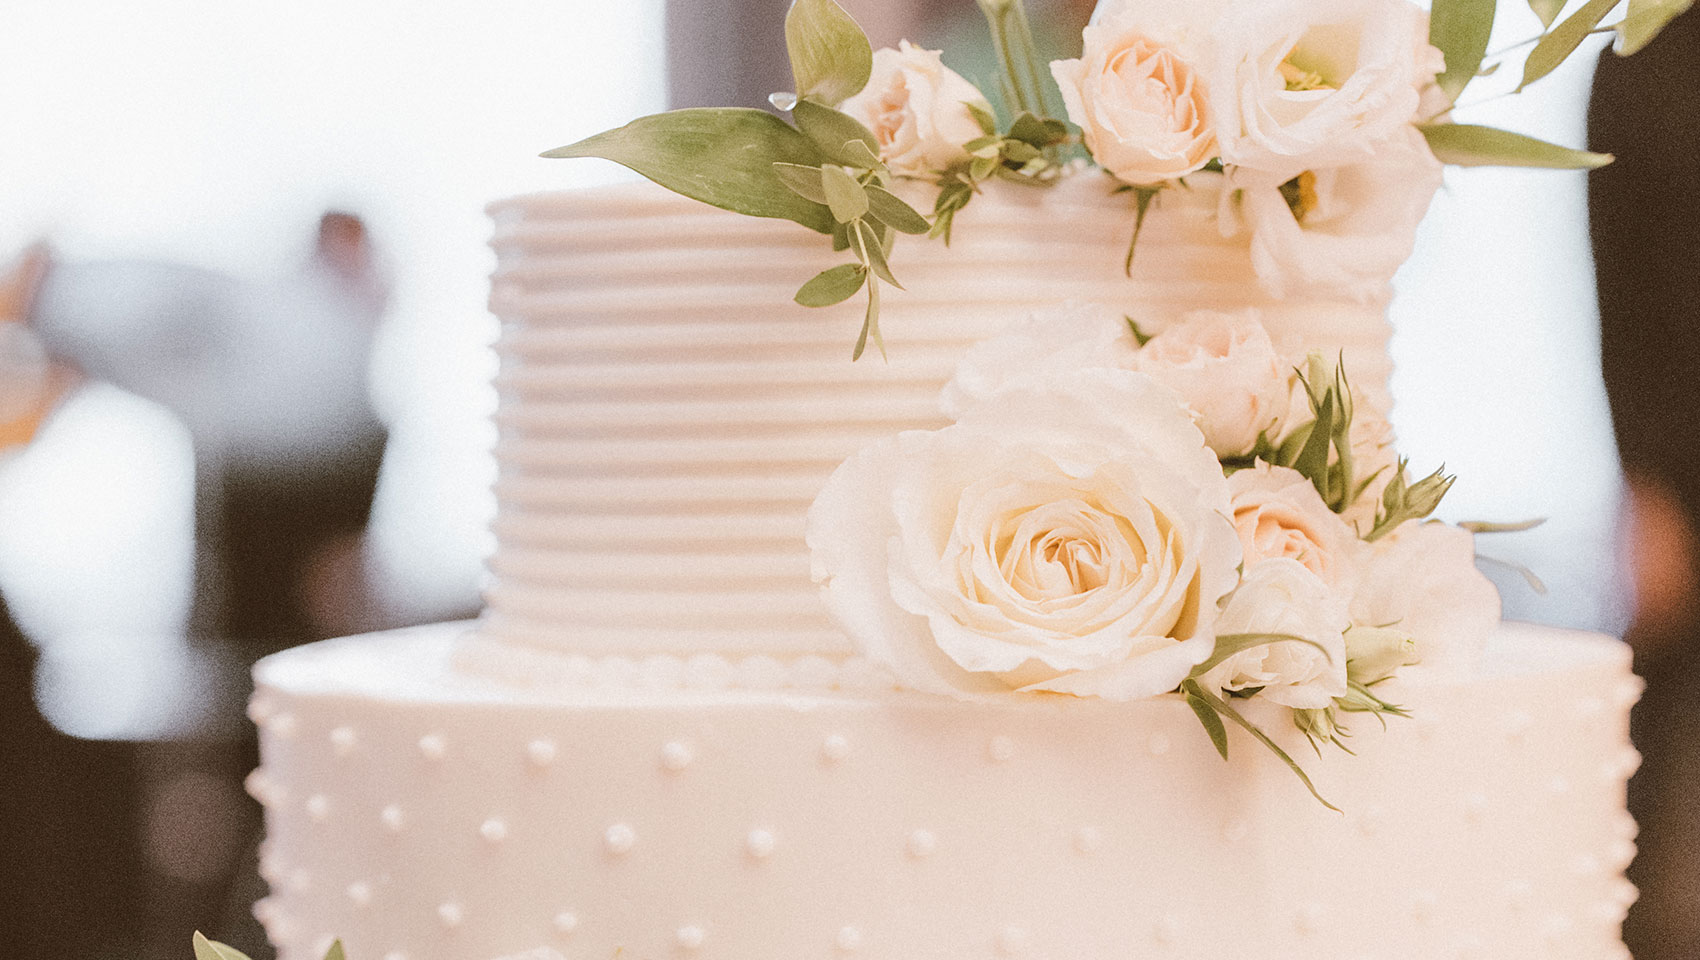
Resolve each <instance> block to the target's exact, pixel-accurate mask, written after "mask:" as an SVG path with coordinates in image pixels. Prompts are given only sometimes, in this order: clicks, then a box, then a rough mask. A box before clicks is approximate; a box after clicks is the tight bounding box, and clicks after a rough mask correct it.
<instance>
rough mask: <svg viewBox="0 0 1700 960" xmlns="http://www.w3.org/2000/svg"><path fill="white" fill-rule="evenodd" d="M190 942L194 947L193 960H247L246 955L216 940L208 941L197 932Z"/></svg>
mask: <svg viewBox="0 0 1700 960" xmlns="http://www.w3.org/2000/svg"><path fill="white" fill-rule="evenodd" d="M191 942H192V943H194V945H195V960H248V955H247V954H245V953H243V952H242V951H240V950H238V949H236V948H235V947H232V946H228V945H226V944H222V943H219V942H218V941H217V940H208V939H207V938H206V936H205V935H204V934H202V933H201V931H199V930H196V931H195V935H194V937H193V938H192V941H191Z"/></svg>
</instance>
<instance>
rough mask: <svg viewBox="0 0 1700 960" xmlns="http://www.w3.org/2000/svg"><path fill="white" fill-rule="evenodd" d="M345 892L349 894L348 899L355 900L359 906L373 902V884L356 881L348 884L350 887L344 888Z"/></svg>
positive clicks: (355, 903)
mask: <svg viewBox="0 0 1700 960" xmlns="http://www.w3.org/2000/svg"><path fill="white" fill-rule="evenodd" d="M343 893H346V894H348V899H349V900H351V901H353V903H354V905H355V906H357V907H364V906H365V905H367V904H368V903H371V902H372V886H371V885H370V884H368V883H365V882H364V881H360V880H356V881H354V882H353V883H351V884H349V885H348V889H347V890H344V891H343Z"/></svg>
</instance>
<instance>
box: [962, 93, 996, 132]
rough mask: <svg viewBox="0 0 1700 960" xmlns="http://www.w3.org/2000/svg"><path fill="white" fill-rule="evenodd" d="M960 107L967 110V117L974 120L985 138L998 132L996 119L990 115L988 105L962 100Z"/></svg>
mask: <svg viewBox="0 0 1700 960" xmlns="http://www.w3.org/2000/svg"><path fill="white" fill-rule="evenodd" d="M962 105H963V106H964V107H967V108H968V114H969V116H971V117H973V118H974V122H975V123H977V124H979V125H980V129H981V130H982V131H983V132H984V133H985V134H986V135H987V136H993V135H995V134H996V133H997V132H998V118H997V117H996V115H994V114H993V113H992V108H991V105H990V104H985V103H979V102H976V101H973V100H964V101H962Z"/></svg>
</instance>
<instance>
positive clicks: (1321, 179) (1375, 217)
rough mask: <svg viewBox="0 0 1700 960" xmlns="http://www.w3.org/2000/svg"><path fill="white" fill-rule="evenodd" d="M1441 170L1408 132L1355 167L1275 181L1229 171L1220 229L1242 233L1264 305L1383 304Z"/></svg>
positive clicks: (1419, 137)
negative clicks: (1315, 298)
mask: <svg viewBox="0 0 1700 960" xmlns="http://www.w3.org/2000/svg"><path fill="white" fill-rule="evenodd" d="M1441 174H1442V167H1441V164H1440V161H1439V160H1437V159H1435V156H1434V153H1433V152H1432V151H1430V150H1429V148H1428V144H1427V143H1426V142H1425V141H1424V140H1423V136H1422V134H1421V133H1419V132H1417V130H1416V128H1414V127H1405V128H1404V129H1402V130H1398V131H1395V132H1394V133H1392V134H1390V135H1389V136H1388V137H1387V138H1386V139H1385V140H1383V141H1382V142H1381V143H1379V144H1378V145H1377V146H1376V149H1375V152H1374V153H1373V154H1371V155H1369V156H1367V157H1365V158H1364V159H1363V160H1362V161H1361V162H1358V163H1353V164H1349V165H1346V166H1340V167H1330V168H1325V169H1319V170H1315V171H1306V172H1305V173H1302V174H1300V175H1299V176H1298V177H1297V178H1296V179H1293V180H1288V181H1283V180H1282V179H1280V175H1279V174H1277V175H1275V176H1270V175H1266V174H1263V173H1261V172H1258V171H1254V170H1251V169H1249V168H1245V167H1234V168H1230V169H1229V171H1228V177H1227V190H1226V191H1225V192H1224V198H1225V203H1226V204H1227V205H1228V209H1227V211H1226V212H1227V216H1224V217H1223V218H1222V223H1223V224H1224V226H1225V227H1227V228H1228V230H1229V232H1234V231H1235V228H1239V229H1243V230H1245V231H1247V232H1249V233H1250V234H1251V263H1252V268H1253V269H1254V270H1255V271H1256V273H1257V280H1258V283H1259V285H1261V286H1262V287H1263V288H1264V290H1266V291H1268V292H1269V294H1270V295H1271V296H1275V297H1287V296H1292V295H1296V294H1322V295H1331V294H1338V295H1344V296H1348V297H1353V298H1357V299H1363V300H1367V299H1370V298H1373V297H1375V296H1378V295H1384V294H1385V293H1386V291H1387V287H1388V284H1389V283H1391V282H1392V280H1393V274H1394V272H1395V271H1397V270H1398V269H1399V266H1400V264H1403V263H1404V262H1405V260H1406V259H1407V258H1408V257H1410V255H1411V248H1412V247H1413V246H1414V245H1415V243H1416V238H1417V224H1418V223H1420V222H1421V221H1422V218H1423V215H1424V214H1425V213H1427V212H1428V208H1429V204H1430V203H1431V202H1432V201H1433V200H1434V194H1435V191H1437V190H1439V189H1440V183H1441Z"/></svg>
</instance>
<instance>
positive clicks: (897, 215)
mask: <svg viewBox="0 0 1700 960" xmlns="http://www.w3.org/2000/svg"><path fill="white" fill-rule="evenodd" d="M864 189H865V191H866V192H867V195H868V213H869V214H871V215H872V216H873V218H874V219H875V220H878V221H879V222H881V223H883V224H885V225H886V226H888V227H890V228H892V229H893V230H896V231H897V232H899V233H908V234H917V235H918V234H923V233H926V232H927V231H928V230H931V229H932V228H933V225H932V224H930V223H928V222H927V218H926V217H923V216H921V214H920V212H919V211H917V210H916V209H915V208H914V207H911V206H910V205H909V204H907V203H904V202H903V200H902V198H900V197H898V196H897V194H895V193H892V192H891V191H890V190H887V189H886V188H884V187H879V186H874V185H873V184H869V185H868V186H867V187H866V188H864Z"/></svg>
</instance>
